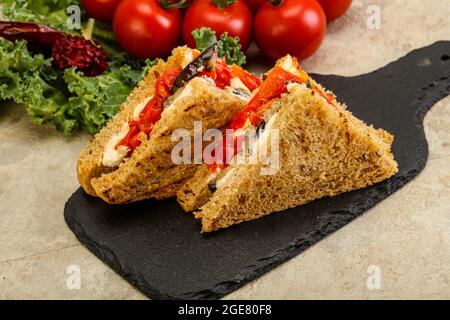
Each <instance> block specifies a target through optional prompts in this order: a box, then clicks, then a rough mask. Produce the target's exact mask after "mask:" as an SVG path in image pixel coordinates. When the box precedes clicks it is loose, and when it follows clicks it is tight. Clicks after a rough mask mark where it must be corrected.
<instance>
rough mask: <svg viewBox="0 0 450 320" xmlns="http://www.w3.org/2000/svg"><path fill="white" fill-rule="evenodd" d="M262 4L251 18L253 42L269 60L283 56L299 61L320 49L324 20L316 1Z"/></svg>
mask: <svg viewBox="0 0 450 320" xmlns="http://www.w3.org/2000/svg"><path fill="white" fill-rule="evenodd" d="M280 2H281V3H280V4H279V5H273V4H271V3H269V2H266V3H264V4H263V5H262V6H261V8H260V9H259V11H258V13H257V14H256V17H255V39H256V44H257V45H258V47H259V49H260V50H261V52H262V53H263V54H264V55H266V56H267V57H268V58H271V59H279V58H281V57H283V56H285V55H286V54H288V53H289V54H291V55H293V56H296V57H297V58H298V59H299V60H303V59H306V58H308V57H309V56H311V55H312V54H313V53H314V52H316V50H317V49H318V48H319V47H320V45H321V43H322V40H323V38H324V36H325V31H326V29H327V24H326V22H327V21H326V17H325V13H324V12H323V10H322V8H321V6H320V4H319V3H318V2H317V1H316V0H282V1H280Z"/></svg>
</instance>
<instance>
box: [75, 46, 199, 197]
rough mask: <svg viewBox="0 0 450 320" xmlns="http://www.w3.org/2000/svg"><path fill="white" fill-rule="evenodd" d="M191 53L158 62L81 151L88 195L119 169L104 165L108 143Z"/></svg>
mask: <svg viewBox="0 0 450 320" xmlns="http://www.w3.org/2000/svg"><path fill="white" fill-rule="evenodd" d="M191 52H192V49H189V48H188V47H178V48H176V49H174V50H173V52H172V55H171V56H170V57H169V58H168V60H167V62H165V61H163V60H159V61H158V63H157V64H156V65H155V66H153V67H152V68H151V69H150V70H149V72H148V74H147V76H146V77H145V79H144V80H142V81H141V82H140V83H139V84H138V86H137V87H136V88H135V89H134V90H133V92H132V93H131V94H130V96H129V97H128V98H127V100H126V101H125V102H124V104H123V105H122V107H121V108H120V110H119V112H118V113H117V115H116V116H115V117H114V118H112V119H111V120H110V121H109V122H108V123H107V125H106V126H105V127H104V128H103V129H102V130H101V131H100V132H99V133H98V134H97V135H96V136H95V137H94V138H93V139H92V141H91V143H90V144H89V145H88V147H87V148H86V149H84V150H83V151H82V153H81V155H80V157H79V159H78V164H77V173H78V181H79V182H80V184H81V186H82V187H83V189H84V190H85V191H86V192H87V193H88V194H90V195H93V196H96V195H97V194H96V192H95V190H94V188H93V187H92V185H91V180H92V179H93V178H96V177H100V176H101V175H102V174H104V173H108V172H111V171H114V170H115V169H116V168H114V167H108V166H104V165H103V164H102V160H103V153H104V148H105V145H106V143H107V142H108V141H109V140H110V139H111V137H112V136H114V135H115V134H116V133H117V132H118V131H120V130H121V128H122V126H123V124H124V123H125V122H126V121H127V119H128V118H130V116H131V115H132V113H133V111H134V109H135V107H136V106H137V105H138V104H139V103H141V102H142V101H143V100H144V99H146V98H147V97H148V96H151V95H152V94H153V90H154V86H155V82H156V79H157V78H158V76H159V75H161V74H162V73H163V72H164V71H166V70H168V69H171V68H175V67H179V66H182V65H184V64H185V63H186V62H185V60H186V56H189V55H190V54H191Z"/></svg>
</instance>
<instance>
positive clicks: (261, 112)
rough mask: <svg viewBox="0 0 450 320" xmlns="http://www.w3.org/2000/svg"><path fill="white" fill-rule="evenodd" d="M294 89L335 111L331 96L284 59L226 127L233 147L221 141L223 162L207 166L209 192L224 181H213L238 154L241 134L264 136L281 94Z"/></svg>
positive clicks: (242, 140) (294, 59)
mask: <svg viewBox="0 0 450 320" xmlns="http://www.w3.org/2000/svg"><path fill="white" fill-rule="evenodd" d="M296 85H302V86H304V87H305V89H306V88H308V89H311V90H313V92H314V93H317V94H318V95H320V96H321V97H322V98H324V99H325V100H326V101H327V102H328V104H330V105H332V106H333V107H335V108H338V106H337V103H336V100H335V97H334V95H333V94H331V93H327V92H325V91H324V90H323V89H322V88H321V87H320V86H318V85H317V84H316V83H315V82H314V81H313V80H312V79H311V78H310V77H309V75H308V74H307V73H306V72H305V71H304V70H303V69H302V68H301V67H300V65H299V63H298V60H297V59H296V58H293V57H291V56H286V57H285V58H283V59H282V60H281V61H280V62H279V63H278V64H277V65H276V66H275V67H274V68H273V69H272V70H270V71H269V72H268V73H267V74H266V77H265V80H264V82H263V83H262V84H261V86H260V87H259V88H258V89H257V90H255V92H254V94H253V97H252V99H251V100H250V102H249V103H248V105H247V106H246V107H245V108H244V109H243V110H242V111H241V112H240V113H238V114H237V115H236V117H235V118H234V119H233V121H232V122H231V123H230V126H229V128H230V129H232V130H233V132H234V136H233V140H234V141H233V142H234V143H233V144H232V148H231V150H230V147H229V144H227V143H225V141H222V142H221V144H222V146H221V148H222V149H223V152H222V154H223V159H219V161H216V162H214V163H213V164H210V165H209V166H208V167H209V170H210V172H211V176H210V185H213V186H214V187H213V188H211V187H210V190H211V189H212V191H213V190H215V189H216V187H220V185H222V183H221V181H220V180H221V179H224V178H225V177H222V178H221V179H219V180H217V177H218V175H219V173H220V172H222V171H223V170H225V169H226V168H227V167H228V166H229V164H230V162H231V160H232V159H233V158H234V157H236V156H238V155H239V153H240V152H241V150H242V144H243V142H244V141H245V131H246V130H248V129H256V131H257V133H258V136H259V138H260V137H261V136H262V135H264V133H263V132H262V131H263V130H264V127H265V126H266V123H273V121H271V120H273V118H274V117H275V116H276V112H277V111H278V110H279V108H281V107H282V106H281V105H280V104H277V103H275V102H276V101H277V100H278V99H279V98H281V97H282V96H283V95H284V94H288V93H289V92H290V91H291V90H292V87H293V86H296ZM230 153H231V154H230ZM216 160H217V159H216ZM222 176H223V175H222ZM225 176H226V175H225Z"/></svg>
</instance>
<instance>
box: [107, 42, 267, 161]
mask: <svg viewBox="0 0 450 320" xmlns="http://www.w3.org/2000/svg"><path fill="white" fill-rule="evenodd" d="M192 53H193V54H192V57H191V59H190V60H191V61H190V62H189V63H187V65H186V66H185V67H184V69H183V68H182V67H178V68H172V69H168V70H166V71H165V72H164V73H162V74H161V75H160V76H159V77H158V78H157V79H156V83H155V87H154V93H153V95H152V96H151V97H148V98H146V99H145V100H144V101H142V102H141V103H139V104H138V105H137V106H136V107H135V109H134V112H133V114H132V116H131V118H130V119H129V120H128V121H127V123H126V124H125V125H124V126H123V128H122V130H121V132H119V133H118V134H116V135H114V136H113V137H112V138H111V139H110V141H109V143H107V145H106V147H105V151H104V155H103V161H102V163H103V165H104V166H108V167H116V166H118V165H120V163H121V162H122V161H123V160H124V159H125V158H126V157H130V156H131V155H132V154H133V152H134V151H135V149H136V148H137V147H138V146H139V145H140V144H141V143H142V141H143V137H147V138H148V137H149V136H150V134H151V132H152V129H153V128H154V126H155V124H156V123H157V122H158V121H159V120H160V119H161V115H162V113H163V112H164V111H165V110H166V109H170V107H171V106H172V105H173V104H174V102H175V101H176V99H179V98H181V97H182V96H185V95H189V94H191V92H190V91H189V90H191V88H190V87H189V84H188V82H189V81H190V80H192V79H193V78H195V77H203V78H205V79H206V80H208V82H209V83H211V84H212V85H215V86H216V87H218V88H220V89H223V90H227V91H229V92H230V93H232V94H235V95H237V96H239V97H241V98H244V99H248V98H249V97H250V95H251V93H252V92H253V91H254V90H255V89H256V88H257V87H258V86H259V85H260V80H259V78H257V77H256V76H254V75H252V74H250V73H249V72H247V71H245V70H244V69H242V68H241V67H239V66H237V65H228V64H227V63H226V61H225V58H222V59H219V58H217V45H214V46H212V47H210V48H208V49H206V50H205V51H204V52H203V53H202V54H199V52H198V51H197V50H193V51H192ZM187 59H188V58H187ZM182 88H183V89H182ZM180 89H182V90H183V92H180V94H179V95H178V96H177V97H176V99H175V100H174V101H172V103H167V102H168V101H170V99H168V98H170V97H172V96H174V95H175V93H176V92H178V90H180Z"/></svg>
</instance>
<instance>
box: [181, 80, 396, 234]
mask: <svg viewBox="0 0 450 320" xmlns="http://www.w3.org/2000/svg"><path fill="white" fill-rule="evenodd" d="M274 103H277V104H279V106H280V108H279V110H278V112H277V113H276V118H274V121H273V125H272V128H273V129H278V132H279V137H280V143H279V161H280V168H279V171H278V172H277V173H276V174H275V175H262V174H261V168H262V165H261V164H246V165H230V166H229V167H228V168H227V169H226V173H225V178H223V181H224V182H223V183H222V184H221V185H220V187H218V188H217V190H216V191H215V192H214V193H212V192H211V191H210V190H209V191H207V190H208V188H207V187H206V188H205V185H206V186H207V181H208V174H207V171H205V170H206V168H205V167H204V168H203V169H201V171H200V170H199V171H198V173H197V176H196V178H197V180H195V179H191V180H189V181H188V182H187V183H186V184H185V185H184V186H183V187H182V188H181V189H180V190H179V191H178V200H179V201H180V200H181V201H180V204H181V205H182V206H183V207H184V208H185V209H188V210H193V209H195V208H196V207H198V205H201V204H203V206H202V207H201V208H200V210H199V211H198V212H196V213H195V217H196V218H198V219H200V220H201V222H202V232H211V231H215V230H218V229H221V228H226V227H229V226H231V225H234V224H238V223H241V222H244V221H249V220H254V219H258V218H260V217H263V216H265V215H267V214H270V213H272V212H279V211H283V210H285V209H288V208H292V207H296V206H299V205H302V204H304V203H307V202H309V201H312V200H315V199H319V198H322V197H327V196H335V195H338V194H340V193H343V192H347V191H351V190H355V189H360V188H364V187H367V186H370V185H373V184H375V183H378V182H380V181H383V180H385V179H387V178H389V177H391V176H393V175H394V174H395V173H396V172H397V171H398V169H397V163H396V161H395V160H394V156H393V154H392V152H391V145H392V141H393V137H392V135H390V134H389V133H388V132H386V131H384V130H382V129H374V128H373V127H372V126H368V125H366V124H365V123H363V122H362V121H361V120H359V119H357V118H356V117H354V116H353V115H352V114H351V113H350V112H349V111H347V110H345V107H343V106H341V105H339V104H337V105H336V106H331V105H330V104H329V103H328V102H327V101H326V100H325V99H324V98H322V97H321V96H319V95H318V94H317V93H315V92H314V91H313V90H311V89H308V88H307V87H306V86H305V85H296V86H295V87H294V88H293V90H292V92H291V93H290V94H288V95H285V96H284V97H282V98H280V99H278V100H277V101H276V102H274ZM270 132H271V131H269V133H268V134H269V135H270V134H271V133H270ZM197 193H198V194H197Z"/></svg>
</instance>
